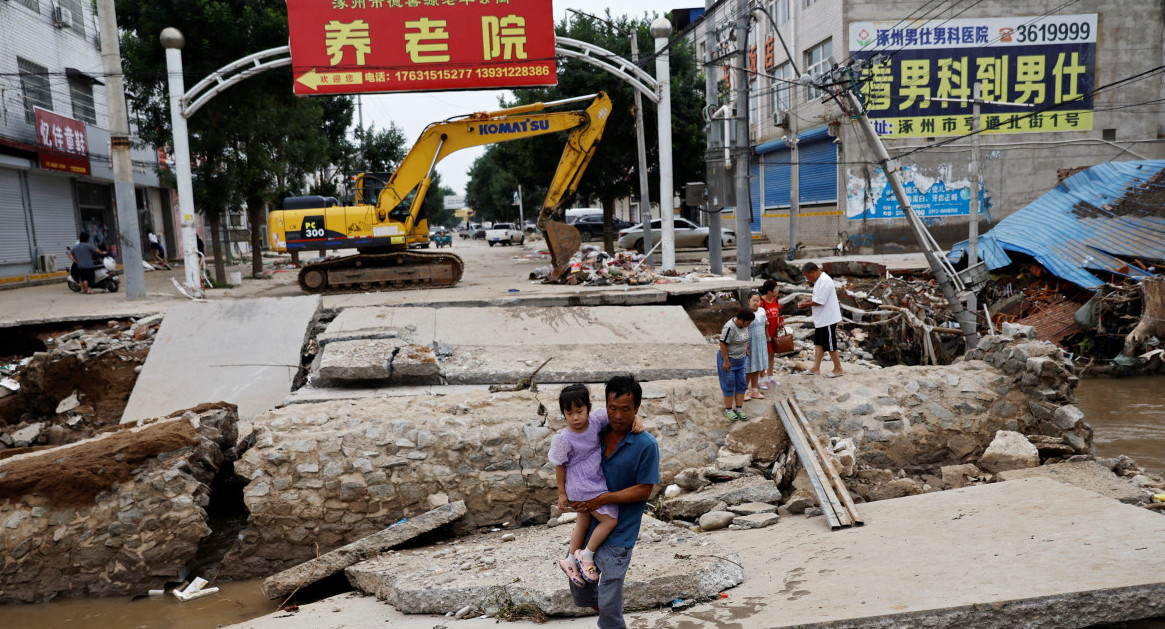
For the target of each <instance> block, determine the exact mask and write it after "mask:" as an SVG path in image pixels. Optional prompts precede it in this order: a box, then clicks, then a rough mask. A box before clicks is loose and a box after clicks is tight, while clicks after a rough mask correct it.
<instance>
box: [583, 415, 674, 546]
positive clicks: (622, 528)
mask: <svg viewBox="0 0 1165 629" xmlns="http://www.w3.org/2000/svg"><path fill="white" fill-rule="evenodd" d="M609 432H611V427H610V426H608V427H606V428H604V429H603V430H601V431H599V444H600V445H601V446H602V448H603V462H602V467H603V476H605V477H606V479H607V490H608V491H619V490H621V489H627V488H628V487H631V486H633V485H658V484H659V444H658V443H656V441H655V437H652V436H651V435H650V434H648V433H647V431H643V432H641V433H638V434H636V433H633V432H629V433H627V436H625V437H623V439H622V441H620V442H619V445H617V446H615V451H614V452H612V453H611V455H610V456H607V453H606V452H607V451H606V444H605V441H604V439H605V437H606V436H607V433H609ZM646 505H647V501H646V500H644V501H642V502H629V503H627V504H621V505H619V523H618V524H616V525H615V530H613V531H611V534H610V535H608V536H607V540H606V541H605V542H603V543H604V544H607V545H610V546H618V547H621V548H634V547H635V540H636V539H638V537H639V523H640V522H642V520H643V508H644V507H645V506H646ZM596 525H598V519H597V518H592V519H591V531H594V530H595V526H596ZM587 536H588V537H589V536H590V531H588V532H587Z"/></svg>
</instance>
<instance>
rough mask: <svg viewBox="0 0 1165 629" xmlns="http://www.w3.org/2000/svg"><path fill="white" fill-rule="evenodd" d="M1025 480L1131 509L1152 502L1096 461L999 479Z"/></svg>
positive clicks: (1013, 472)
mask: <svg viewBox="0 0 1165 629" xmlns="http://www.w3.org/2000/svg"><path fill="white" fill-rule="evenodd" d="M1024 478H1050V479H1052V480H1058V481H1060V482H1062V483H1068V484H1069V485H1075V486H1076V487H1079V488H1081V489H1087V490H1088V491H1094V492H1096V493H1098V494H1100V495H1102V496H1108V497H1109V498H1112V499H1114V500H1119V501H1121V502H1123V503H1125V504H1130V505H1141V504H1145V503H1147V502H1148V501H1149V496H1148V494H1146V493H1145V492H1144V491H1141V489H1140V488H1139V487H1137V486H1136V484H1134V483H1132V482H1130V481H1128V480H1126V479H1124V478H1121V477H1119V476H1117V475H1116V474H1114V473H1113V472H1112V470H1110V469H1108V468H1107V467H1105V466H1103V465H1101V464H1100V463H1097V462H1096V461H1065V462H1063V463H1055V464H1052V465H1041V466H1039V467H1032V468H1028V469H1023V470H1009V471H1006V472H1000V473H999V479H1000V480H1004V481H1011V480H1020V479H1024Z"/></svg>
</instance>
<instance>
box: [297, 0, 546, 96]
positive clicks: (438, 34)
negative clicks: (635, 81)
mask: <svg viewBox="0 0 1165 629" xmlns="http://www.w3.org/2000/svg"><path fill="white" fill-rule="evenodd" d="M287 20H288V26H289V29H290V34H291V64H292V75H293V76H294V78H295V80H294V82H293V85H294V88H295V93H296V94H300V95H313V94H355V93H369V92H372V93H375V92H415V91H426V90H428V91H432V90H462V89H495V88H506V87H519V86H528V85H555V84H556V83H557V82H558V76H557V73H556V65H555V61H554V15H553V7H552V3H551V2H550V0H287Z"/></svg>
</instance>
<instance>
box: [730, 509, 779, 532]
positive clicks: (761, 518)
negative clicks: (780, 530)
mask: <svg viewBox="0 0 1165 629" xmlns="http://www.w3.org/2000/svg"><path fill="white" fill-rule="evenodd" d="M780 519H781V516H779V515H777V514H775V513H754V514H752V515H742V516H737V517H736V518H733V519H732V526H734V527H736V528H738V529H763V528H765V527H766V526H772V525H774V524H776V523H777V522H779V521H780Z"/></svg>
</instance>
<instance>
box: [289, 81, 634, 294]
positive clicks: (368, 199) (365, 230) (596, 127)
mask: <svg viewBox="0 0 1165 629" xmlns="http://www.w3.org/2000/svg"><path fill="white" fill-rule="evenodd" d="M582 101H590V104H589V105H588V106H587V107H586V109H582V110H570V111H545V110H546V109H547V108H549V107H554V106H558V105H565V104H567V103H576V102H582ZM610 112H611V99H610V98H609V97H608V96H607V95H606V94H605V93H603V92H599V93H597V94H591V95H588V96H580V97H577V98H568V99H563V100H558V101H553V102H546V103H532V104H529V105H521V106H517V107H510V108H507V109H500V110H498V111H492V112H481V113H475V114H469V115H467V116H464V117H461V118H453V119H449V120H446V121H443V122H436V123H433V124H431V125H429V126H428V127H426V128H425V130H424V132H422V133H421V137H420V139H418V140H417V143H416V144H415V145H413V148H412V149H410V150H409V153H408V155H406V156H405V158H404V159H403V160H402V161H401V163H400V166H399V167H398V168H397V169H396V172H394V173H392V175H390V176H389V178H388V179H387V181H385V182H383V184H382V186H377V185H375V184H374V182H373V178H372V177H371V176H369V175H367V174H365V175H362V176H360V177H358V178H357V183H356V199H357V201H356V203H355V204H354V205H351V206H341V205H331V206H330V207H324V206H326V205H327V203H325V202H320V200H321V197H292V198H290V199H287V200H285V202H284V209H282V210H277V211H274V212H271V214H270V216H269V217H268V219H267V227H268V234H269V240H270V245H271V248H272V250H274V251H279V252H286V251H313V250H322V249H339V248H354V249H356V250H357V252H358V253H357V254H355V255H348V256H339V257H328V258H322V259H320V260H316V261H312V262H308V263H306V264H304V265H303V267H302V268H300V271H299V286H300V288H302V289H303V290H304V291H305V292H308V293H320V292H326V291H337V292H342V291H345V290H365V289H369V288H373V287H380V288H383V289H407V288H441V287H448V286H453V285H454V284H456V283H457V282H458V281H459V280H460V279H461V274H462V271H463V270H464V264H463V263H462V261H461V258H460V257H458V256H456V255H454V254H452V253H448V252H430V251H410V250H409V245H414V244H422V243H425V242H428V237H429V226H428V220H427V217H426V216H425V215H424V213H423V212H422V210H421V206H422V203H423V202H424V200H425V194H426V193H427V192H428V190H429V184H430V181H431V179H430V177H431V176H432V173H433V169H434V168H435V167H436V166H437V163H438V162H440V161H441V160H442V159H444V158H445V157H446V156H447V155H449V154H450V153H452V152H454V151H457V150H460V149H463V148H466V147H470V146H481V145H484V144H493V143H495V142H508V141H511V140H520V139H523V138H530V137H534V136H538V135H546V134H549V133H557V132H560V131H569V132H570V133H569V135H568V137H567V142H566V147H565V148H564V149H563V151H562V159H561V160H560V161H559V163H558V170H557V171H556V172H555V174H554V179H553V180H552V181H551V183H550V189H549V191H548V192H547V194H546V199H545V201H543V203H542V209H541V211H540V212H539V214H538V228H539V229H540V230H541V231H542V234H543V236H544V237H545V238H546V245H547V248H548V249H549V250H550V258H551V263H552V266H553V273H552V274H551V279H556V278H558V277H559V276H560V275H562V273H563V272H564V271H565V270H566V268H567V266H568V265H569V261H570V256H571V255H572V254H574V252H575V251H577V250H578V248H579V246H580V245H581V244H582V240H581V238H580V237H579V233H578V230H576V229H575V228H574V227H571V226H570V225H567V224H566V223H564V222H562V221H561V220H560V219H561V217H562V211H563V210H562V204H563V203H564V200H565V199H566V198H567V197H568V196H569V195H570V194H572V193H573V192H574V191H575V190H576V189H577V188H578V184H579V180H580V178H581V177H582V174H583V172H584V171H585V170H586V167H587V164H588V163H590V160H591V157H592V156H593V155H594V153H595V148H596V145H597V143H598V141H599V139H600V138H601V137H602V135H603V128H604V127H605V126H606V123H607V117H608V115H609V114H610ZM316 206H319V207H316ZM556 219H559V220H556Z"/></svg>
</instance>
